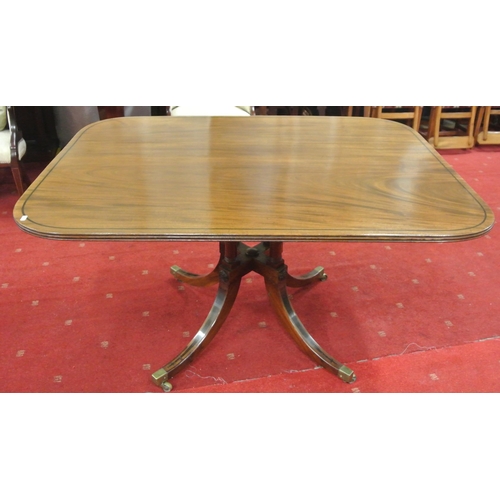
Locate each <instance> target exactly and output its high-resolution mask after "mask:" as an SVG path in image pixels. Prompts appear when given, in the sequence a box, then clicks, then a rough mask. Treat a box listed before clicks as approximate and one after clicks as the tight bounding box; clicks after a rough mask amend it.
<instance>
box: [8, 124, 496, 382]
mask: <svg viewBox="0 0 500 500" xmlns="http://www.w3.org/2000/svg"><path fill="white" fill-rule="evenodd" d="M14 218H15V220H16V222H17V223H18V224H19V226H20V227H21V228H22V229H24V230H25V231H27V232H29V233H31V234H34V235H37V236H42V237H46V238H54V239H79V240H82V239H91V240H117V241H126V240H140V241H142V240H144V241H148V240H162V241H173V240H177V241H218V242H220V258H219V263H218V264H217V266H216V268H215V269H214V271H212V272H211V273H209V274H208V275H205V276H200V275H195V274H191V273H189V272H187V271H184V270H182V269H180V268H179V267H177V266H173V267H172V268H171V272H172V274H173V275H174V276H175V278H177V279H179V280H181V281H183V282H185V283H189V284H191V285H194V286H207V285H211V284H216V283H218V284H219V288H218V292H217V295H216V298H215V301H214V304H213V306H212V309H211V310H210V312H209V313H208V316H207V319H206V320H205V322H204V323H203V325H202V326H201V328H200V330H199V331H198V333H197V334H196V335H195V336H194V338H193V339H192V340H191V342H190V343H189V344H188V346H187V347H186V348H185V349H184V350H183V351H182V352H181V353H180V354H179V355H178V356H177V357H176V358H174V359H173V360H172V361H171V362H169V363H168V364H166V365H165V366H164V367H163V368H161V369H159V370H157V371H156V372H155V373H154V374H153V381H154V383H155V384H156V385H158V386H160V387H162V388H163V389H164V390H165V391H169V390H170V389H171V388H172V385H171V384H170V382H168V380H169V379H170V378H171V377H172V376H173V375H174V374H175V373H177V372H178V371H179V370H181V369H182V368H183V367H185V366H186V364H187V363H188V362H189V361H190V360H191V359H192V358H193V357H194V356H195V355H197V354H199V353H200V352H201V351H202V350H203V349H204V348H205V347H206V346H207V345H208V343H209V342H210V340H211V339H212V338H213V336H214V335H215V334H216V333H217V331H218V330H219V329H220V327H221V326H222V324H223V323H224V320H225V319H226V317H227V315H228V314H229V311H230V310H231V307H232V305H233V303H234V300H235V298H236V295H237V293H238V289H239V286H240V282H241V278H242V277H243V276H244V275H245V274H247V273H249V272H252V271H253V272H256V273H258V274H260V275H262V276H263V277H264V282H265V285H266V288H267V292H268V295H269V298H270V301H271V304H272V306H273V307H274V309H275V310H276V312H277V314H278V317H279V319H280V320H281V322H282V324H283V326H284V327H285V329H286V330H287V331H288V332H289V333H290V335H291V336H292V338H293V339H294V340H295V341H296V342H297V344H298V345H299V347H300V348H301V349H302V350H303V351H304V352H305V353H306V354H308V355H309V356H310V357H311V359H313V360H314V361H315V362H316V363H317V364H319V365H321V366H323V367H325V368H326V369H328V370H329V371H331V372H332V373H334V374H336V375H337V376H338V377H340V378H341V379H342V380H344V381H346V382H352V381H354V380H355V375H354V372H353V371H352V370H350V369H349V368H348V367H346V366H344V365H343V364H342V363H340V362H338V361H337V360H335V359H334V358H332V357H331V356H330V355H329V354H327V353H326V352H325V351H324V350H323V349H322V348H321V346H319V345H318V344H317V342H316V341H315V340H314V338H313V337H312V336H311V335H310V334H309V333H308V331H307V330H306V329H305V327H304V325H302V323H301V322H300V320H299V319H298V317H297V315H296V313H295V312H294V310H293V307H292V305H291V303H290V301H289V297H288V293H287V291H286V288H287V287H301V286H307V285H310V284H312V283H314V282H317V281H323V280H324V279H326V274H325V272H324V269H323V268H322V267H317V268H315V269H314V270H313V271H311V272H310V273H308V274H306V275H303V276H298V277H297V276H292V275H290V274H289V273H288V270H287V269H288V268H287V266H286V265H285V263H284V260H283V258H282V250H283V242H287V241H391V242H395V241H410V242H419V241H460V240H464V239H469V238H473V237H477V236H480V235H482V234H485V233H486V232H487V231H489V230H490V229H491V227H492V226H493V223H494V216H493V213H492V211H491V210H490V209H489V208H488V206H487V205H486V204H485V203H484V202H483V201H482V200H481V199H480V197H479V196H478V195H477V194H476V193H475V192H474V191H473V190H472V189H471V188H470V187H469V186H468V185H467V184H466V183H465V182H464V181H463V180H462V179H461V178H460V177H459V176H458V175H457V173H455V172H454V170H453V169H452V168H451V167H450V166H449V165H448V164H447V163H446V162H445V161H444V159H443V158H442V157H441V156H440V155H439V154H438V153H437V152H436V151H435V150H434V149H433V148H432V147H431V146H430V145H429V144H428V143H427V142H426V141H425V140H424V139H423V138H422V137H421V136H420V135H419V134H417V133H416V132H415V131H414V130H412V129H411V128H409V127H406V126H404V125H401V124H399V123H396V122H392V121H388V120H382V119H375V118H354V117H301V116H251V117H175V118H174V117H136V118H133V117H129V118H116V119H111V120H104V121H101V122H97V123H94V124H92V125H89V126H87V127H86V128H84V129H82V130H81V131H80V132H79V133H78V134H77V135H76V136H75V137H74V138H73V139H72V141H71V142H70V143H69V144H68V145H67V146H66V147H65V148H64V149H63V151H62V152H61V153H60V154H59V155H58V156H57V157H56V158H55V159H54V160H53V161H52V163H51V164H50V165H48V167H47V168H46V169H45V170H44V172H42V174H41V175H40V176H39V177H38V178H37V179H36V180H35V182H34V183H33V184H32V185H31V186H30V187H29V188H28V190H27V191H26V192H25V193H24V195H23V196H22V197H21V198H20V199H19V201H18V203H17V204H16V206H15V208H14ZM250 241H258V242H260V243H259V244H258V245H256V246H253V247H252V246H247V244H245V243H242V242H250Z"/></svg>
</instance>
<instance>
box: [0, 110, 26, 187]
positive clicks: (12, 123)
mask: <svg viewBox="0 0 500 500" xmlns="http://www.w3.org/2000/svg"><path fill="white" fill-rule="evenodd" d="M7 127H9V129H10V163H0V168H8V169H10V171H11V173H12V177H13V178H14V183H15V185H16V189H17V193H18V194H19V196H21V195H22V194H23V193H24V191H25V189H26V188H27V187H28V186H29V185H30V183H31V181H30V179H29V177H28V174H27V173H26V169H25V168H24V164H23V162H22V161H21V159H20V158H19V141H20V140H21V139H23V132H22V130H21V129H20V128H19V126H18V121H17V117H16V110H15V108H14V106H7Z"/></svg>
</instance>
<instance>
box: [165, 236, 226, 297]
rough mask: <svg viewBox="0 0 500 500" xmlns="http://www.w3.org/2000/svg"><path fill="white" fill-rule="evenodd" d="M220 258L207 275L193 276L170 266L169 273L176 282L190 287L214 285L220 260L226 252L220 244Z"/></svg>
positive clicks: (217, 277)
mask: <svg viewBox="0 0 500 500" xmlns="http://www.w3.org/2000/svg"><path fill="white" fill-rule="evenodd" d="M219 246H220V258H219V262H218V263H217V265H216V266H215V268H214V270H213V271H212V272H210V273H208V274H204V275H203V274H194V273H190V272H188V271H184V269H181V268H180V267H179V266H172V267H171V268H170V272H171V273H172V275H173V276H174V278H175V279H176V280H179V281H182V282H183V283H187V284H188V285H192V286H200V287H201V286H209V285H214V284H215V283H217V282H218V281H219V270H220V266H221V262H222V259H223V258H224V256H225V253H226V250H225V246H224V245H223V244H220V245H219Z"/></svg>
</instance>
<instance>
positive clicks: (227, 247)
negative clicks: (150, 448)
mask: <svg viewBox="0 0 500 500" xmlns="http://www.w3.org/2000/svg"><path fill="white" fill-rule="evenodd" d="M282 252H283V243H281V242H269V243H260V244H259V245H256V246H254V247H250V246H247V245H246V244H244V243H241V242H239V243H238V242H230V243H222V244H221V245H220V258H219V263H218V264H217V267H216V268H215V269H214V271H213V272H212V273H210V274H209V275H205V276H198V275H194V274H192V273H189V272H186V271H183V270H181V269H180V268H179V267H178V266H173V267H172V269H171V271H172V274H173V275H174V276H175V278H176V279H178V280H180V281H183V282H184V283H187V284H190V285H195V286H207V285H210V284H214V283H216V282H217V281H218V282H219V290H218V292H217V295H216V298H215V301H214V304H213V306H212V309H211V310H210V312H209V313H208V316H207V318H206V320H205V322H204V323H203V325H202V326H201V328H200V330H199V331H198V332H197V333H196V335H195V336H194V337H193V339H192V340H191V342H190V343H189V344H188V345H187V347H186V348H185V349H184V350H183V351H182V352H181V353H180V354H179V355H178V356H176V357H175V358H174V359H173V360H172V361H170V362H169V363H167V364H166V365H165V366H163V367H162V368H160V369H159V370H157V371H156V372H155V373H154V374H153V376H152V377H153V381H154V383H155V384H156V385H158V386H160V387H163V388H164V389H166V390H170V389H171V384H170V383H169V382H168V380H169V379H171V378H172V376H174V375H175V374H176V373H178V372H179V371H180V370H181V369H182V368H184V366H185V365H187V364H188V363H189V362H191V361H192V360H193V358H194V357H195V356H197V355H198V354H199V353H200V352H202V351H203V349H205V347H206V346H207V345H208V344H209V343H210V341H211V340H212V339H213V338H214V336H215V334H216V333H217V332H218V331H219V329H220V328H221V326H222V324H223V323H224V321H225V319H226V318H227V316H228V314H229V312H230V310H231V308H232V306H233V304H234V301H235V299H236V296H237V294H238V290H239V287H240V284H241V279H242V278H243V276H245V275H246V274H248V273H249V272H251V271H254V272H256V273H258V274H260V275H261V276H263V277H264V281H265V284H266V289H267V292H268V295H269V299H270V301H271V305H272V307H273V309H274V310H275V312H276V314H277V316H278V318H279V320H280V321H281V323H282V325H283V326H284V328H285V330H286V331H287V332H288V333H289V334H290V335H291V337H292V339H293V340H294V341H295V342H296V343H297V345H298V346H299V347H300V349H301V350H302V351H303V352H304V353H305V354H307V355H308V356H309V357H310V358H311V359H312V360H313V361H314V362H315V363H317V364H318V365H320V366H323V367H324V368H326V369H327V370H328V371H330V372H332V373H333V374H335V375H337V376H338V377H339V378H341V379H342V380H344V381H345V382H354V381H355V380H356V376H355V374H354V372H353V371H352V370H351V369H350V368H348V367H347V366H345V365H343V364H342V363H340V362H339V361H337V360H336V359H334V358H333V357H331V356H330V355H329V354H328V353H326V352H325V351H324V350H323V348H322V347H321V346H320V345H319V344H318V343H317V342H316V341H315V340H314V339H313V337H312V336H311V335H310V334H309V332H308V331H307V330H306V328H305V327H304V325H303V324H302V322H301V321H300V320H299V318H298V316H297V314H296V313H295V311H294V309H293V306H292V304H291V303H290V300H289V298H288V292H287V286H300V287H302V286H308V285H311V284H313V283H315V282H318V281H324V280H325V279H326V275H325V274H324V269H323V268H322V267H318V268H316V269H315V270H314V271H312V272H311V273H308V274H307V275H304V276H299V277H295V276H292V275H290V274H289V273H288V269H287V266H286V265H285V263H284V260H283V258H282Z"/></svg>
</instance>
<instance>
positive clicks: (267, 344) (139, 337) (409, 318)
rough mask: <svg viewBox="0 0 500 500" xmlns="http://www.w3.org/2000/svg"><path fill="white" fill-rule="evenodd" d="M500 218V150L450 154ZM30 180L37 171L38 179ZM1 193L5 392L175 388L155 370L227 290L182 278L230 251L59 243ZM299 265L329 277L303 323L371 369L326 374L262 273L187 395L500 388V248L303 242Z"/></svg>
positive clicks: (295, 268)
mask: <svg viewBox="0 0 500 500" xmlns="http://www.w3.org/2000/svg"><path fill="white" fill-rule="evenodd" d="M441 154H442V155H443V156H444V157H445V159H446V160H447V161H448V162H449V163H450V164H451V165H452V166H453V167H454V168H455V169H456V170H457V171H458V173H459V174H460V175H462V176H463V177H464V178H465V180H466V181H467V182H468V183H469V184H470V185H471V186H472V187H473V188H474V189H475V190H476V191H477V192H478V193H479V194H480V195H481V196H482V197H483V199H484V200H485V201H486V202H487V203H488V204H489V205H490V206H491V207H492V209H493V210H494V212H495V213H496V214H498V213H500V189H499V188H498V186H500V147H481V148H479V147H478V148H475V149H474V150H472V151H442V152H441ZM30 173H31V174H32V175H35V174H36V172H34V171H31V172H30ZM16 199H17V197H16V195H15V193H14V185H13V183H11V180H10V177H9V175H8V173H7V174H6V175H5V177H4V179H3V181H2V183H1V184H0V234H1V238H2V246H1V250H0V252H1V259H0V261H1V263H2V264H1V266H2V267H1V273H0V333H1V335H0V391H1V392H161V390H160V389H158V388H157V387H156V386H154V385H153V384H152V382H151V381H150V376H151V373H153V372H154V371H156V370H157V369H158V368H160V367H161V366H163V365H164V364H165V363H166V362H168V361H170V360H171V359H172V358H173V357H174V356H175V355H177V354H178V353H179V351H180V350H181V349H182V348H183V347H184V346H185V345H186V344H187V342H188V341H189V340H190V339H191V338H192V337H193V335H194V334H195V333H196V331H197V329H198V327H199V326H200V325H201V323H202V322H203V320H204V318H205V315H206V313H207V312H208V310H209V308H210V305H211V303H212V301H213V298H214V296H215V290H216V289H215V288H205V289H197V288H190V287H188V286H183V285H181V284H180V283H178V282H177V281H175V280H174V279H173V278H172V277H171V275H170V273H169V267H170V266H171V265H173V264H178V265H180V266H181V267H184V268H186V269H188V270H191V271H194V272H206V271H208V270H209V269H210V267H209V266H210V265H212V266H213V265H214V264H215V263H216V261H217V257H218V245H216V244H210V243H205V244H199V243H127V242H125V243H107V242H85V243H80V242H61V241H49V240H43V239H39V238H35V237H33V236H30V235H27V234H25V233H23V232H22V231H21V230H20V229H19V228H18V227H17V226H16V224H15V223H14V221H13V219H12V208H13V206H14V203H15V201H16ZM285 259H286V261H287V263H288V265H289V268H290V271H291V272H292V273H294V274H300V273H303V272H306V271H309V270H310V269H311V268H313V267H315V266H317V265H322V266H324V267H325V269H326V272H327V273H328V280H327V281H326V282H324V283H319V284H318V285H316V286H314V287H312V288H309V289H298V290H297V289H291V290H290V293H291V294H292V297H293V304H294V307H295V308H296V310H297V313H298V314H299V316H300V318H301V320H302V322H303V323H304V325H305V326H306V327H307V328H308V329H309V331H310V333H311V334H312V335H313V336H314V337H315V338H316V340H317V341H318V342H319V343H320V344H321V345H323V347H324V348H325V349H326V350H327V351H328V352H329V353H330V354H331V355H332V356H334V357H335V358H337V359H339V360H341V361H342V362H345V363H346V364H347V365H348V366H349V367H350V368H352V369H354V370H355V372H356V374H357V378H358V380H357V382H355V383H354V384H351V385H347V384H345V383H343V382H341V381H340V380H339V379H337V378H336V377H334V376H333V375H331V374H329V373H328V372H326V371H325V370H323V369H316V368H315V366H314V364H313V362H312V361H310V360H309V358H308V357H307V356H305V355H304V354H303V353H302V352H301V351H299V349H298V348H297V347H296V345H295V343H294V342H293V341H292V340H291V339H290V338H289V337H288V335H287V334H286V332H285V331H284V330H283V329H282V328H281V326H280V325H279V324H278V321H277V319H276V318H275V317H274V313H273V311H272V310H271V308H270V306H269V304H268V301H267V298H266V293H265V288H264V284H263V282H262V279H261V278H260V276H258V275H255V274H251V275H248V276H247V277H246V278H244V279H243V283H242V286H241V289H240V295H239V297H238V299H237V301H236V304H235V307H234V309H233V311H232V313H231V315H230V316H229V318H228V320H227V322H226V323H225V325H224V326H223V327H222V329H221V331H220V332H219V333H218V334H217V336H216V338H215V339H214V340H213V342H212V343H211V344H210V345H209V347H208V348H207V349H206V350H205V351H204V352H203V354H202V355H201V356H200V357H198V358H197V359H195V361H194V362H193V364H192V365H191V366H190V367H188V369H187V370H185V371H183V372H181V373H179V374H178V375H176V376H175V377H174V378H173V379H172V383H173V385H174V392H344V393H345V392H349V393H350V392H498V391H499V390H500V343H499V339H500V317H499V314H498V311H499V310H500V298H499V291H500V271H499V269H500V240H499V237H498V229H497V227H495V228H494V229H493V230H492V231H491V232H490V233H489V234H488V235H487V236H485V237H482V238H479V239H476V240H471V241H467V242H460V243H448V244H433V243H421V244H404V243H400V244H373V243H371V244H370V243H321V244H309V243H307V244H306V243H290V244H285Z"/></svg>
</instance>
